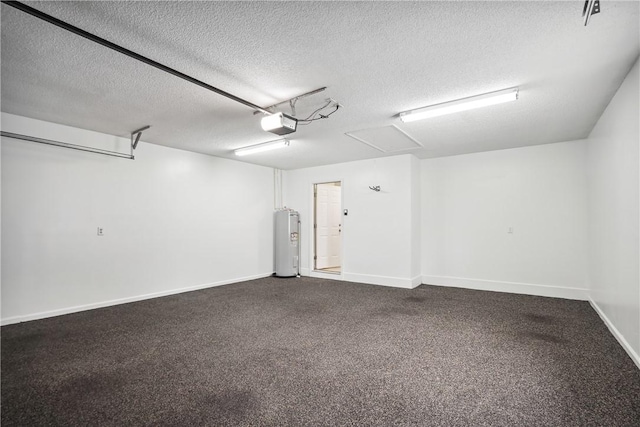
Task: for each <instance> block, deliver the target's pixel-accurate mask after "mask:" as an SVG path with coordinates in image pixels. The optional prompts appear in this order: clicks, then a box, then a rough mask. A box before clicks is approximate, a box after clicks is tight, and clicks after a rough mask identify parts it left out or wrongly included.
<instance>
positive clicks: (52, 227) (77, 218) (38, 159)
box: [1, 114, 274, 324]
mask: <svg viewBox="0 0 640 427" xmlns="http://www.w3.org/2000/svg"><path fill="white" fill-rule="evenodd" d="M2 119H3V121H2V126H3V130H5V131H9V132H15V133H23V134H28V135H34V136H39V137H44V138H49V139H56V140H61V141H69V142H73V143H76V144H84V145H95V144H97V145H99V146H101V147H103V148H107V147H110V148H113V147H114V146H119V147H120V148H122V147H124V146H126V144H127V143H128V141H127V140H125V141H124V143H123V142H122V141H119V140H117V139H116V138H115V137H111V136H108V135H104V134H98V133H95V132H88V131H83V130H79V129H74V128H69V127H65V126H59V125H54V124H48V123H45V122H39V121H36V120H31V119H26V118H21V117H16V116H11V115H5V114H3V116H2ZM135 154H136V160H134V161H132V160H125V159H119V158H113V157H106V156H103V155H99V154H92V153H86V152H81V151H74V150H69V149H65V148H59V147H50V146H45V145H41V144H36V143H32V142H25V141H19V140H14V139H11V138H2V157H1V159H2V168H1V171H2V209H3V212H2V322H3V324H6V323H12V322H16V321H22V320H29V319H33V318H40V317H47V316H51V315H56V314H63V313H66V312H72V311H77V310H82V309H87V308H93V307H98V306H102V305H109V304H113V303H118V302H126V301H130V300H135V299H140V298H144V297H150V296H159V295H164V294H170V293H175V292H179V291H182V290H186V289H190V288H199V287H206V286H211V285H216V284H225V283H231V282H236V281H240V280H244V279H247V278H253V277H260V276H267V275H270V274H271V273H272V272H273V249H272V247H273V214H272V212H273V203H274V190H273V169H270V168H266V167H261V166H254V165H249V164H246V163H240V162H234V161H231V160H225V159H220V158H215V157H211V156H205V155H201V154H195V153H190V152H186V151H181V150H174V149H170V148H166V147H161V146H157V145H152V144H145V143H140V144H139V146H138V149H137V150H136V153H135ZM98 226H100V227H104V236H102V237H98V236H97V227H98Z"/></svg>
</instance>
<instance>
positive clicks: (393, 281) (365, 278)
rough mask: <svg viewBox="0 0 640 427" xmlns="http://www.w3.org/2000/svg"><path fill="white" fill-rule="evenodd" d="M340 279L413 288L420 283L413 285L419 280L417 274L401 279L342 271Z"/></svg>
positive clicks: (420, 278) (420, 279) (419, 277)
mask: <svg viewBox="0 0 640 427" xmlns="http://www.w3.org/2000/svg"><path fill="white" fill-rule="evenodd" d="M342 280H345V281H347V282H357V283H367V284H369V285H381V286H390V287H393V288H404V289H413V288H415V287H416V286H418V285H419V284H420V283H418V284H417V285H414V283H417V282H421V281H422V277H421V276H417V277H414V278H413V279H403V278H400V277H388V276H377V275H373V274H355V273H343V275H342Z"/></svg>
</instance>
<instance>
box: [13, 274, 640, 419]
mask: <svg viewBox="0 0 640 427" xmlns="http://www.w3.org/2000/svg"><path fill="white" fill-rule="evenodd" d="M1 419H2V425H3V426H13V425H20V426H35V425H65V426H101V425H114V426H115V425H117V426H124V425H126V426H130V425H171V426H177V425H180V426H191V425H210V426H223V425H274V426H275V425H290V426H299V425H377V426H390V425H420V426H486V425H491V426H634V425H635V426H638V425H640V370H638V369H637V367H636V366H635V365H634V364H633V362H632V361H631V359H630V358H629V357H628V356H627V354H626V353H625V352H624V350H623V349H622V348H621V347H620V345H619V344H618V343H617V342H616V340H615V339H614V338H613V336H612V335H611V334H610V333H609V331H608V330H607V328H606V326H605V325H604V324H603V323H602V321H601V320H600V319H599V317H598V315H597V314H596V313H595V312H594V311H593V309H592V308H591V307H590V305H589V304H588V303H586V302H580V301H569V300H561V299H552V298H542V297H533V296H524V295H514V294H504V293H493V292H482V291H471V290H463V289H454V288H442V287H434V286H420V287H418V288H416V289H414V290H404V289H394V288H386V287H380V286H373V285H363V284H356V283H348V282H339V281H332V280H320V279H312V278H306V277H305V278H300V279H295V278H294V279H278V278H267V279H260V280H254V281H250V282H244V283H239V284H234V285H228V286H222V287H218V288H211V289H207V290H202V291H197V292H189V293H184V294H180V295H175V296H170V297H165V298H157V299H153V300H147V301H142V302H137V303H132V304H125V305H120V306H115V307H109V308H104V309H99V310H93V311H87V312H82V313H76V314H71V315H66V316H60V317H55V318H50V319H44V320H38V321H33V322H27V323H23V324H18V325H10V326H5V327H3V328H2V417H1Z"/></svg>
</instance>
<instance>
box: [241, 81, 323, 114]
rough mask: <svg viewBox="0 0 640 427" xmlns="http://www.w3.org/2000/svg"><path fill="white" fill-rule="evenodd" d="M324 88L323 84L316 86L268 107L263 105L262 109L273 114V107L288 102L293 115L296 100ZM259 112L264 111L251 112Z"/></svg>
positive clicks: (255, 112)
mask: <svg viewBox="0 0 640 427" xmlns="http://www.w3.org/2000/svg"><path fill="white" fill-rule="evenodd" d="M326 89H327V87H326V86H324V87H321V88H318V89H314V90H312V91H310V92H305V93H303V94H302V95H298V96H294V97H293V98H289V99H287V100H285V101H282V102H278V103H277V104H273V105H270V106H268V107H265V108H264V110H268V111H269V113H270V114H273V109H274V108H275V107H277V106H278V105H282V104H289V106H290V107H291V111H292V112H293V115H294V116H295V115H296V113H295V112H294V109H295V105H296V101H298V99H300V98H305V97H307V96H311V95H315V94H316V93H320V92H322V91H324V90H326ZM260 113H264V111H263V110H258V111H254V112H253V114H254V115H256V114H260Z"/></svg>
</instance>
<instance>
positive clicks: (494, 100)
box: [400, 87, 518, 123]
mask: <svg viewBox="0 0 640 427" xmlns="http://www.w3.org/2000/svg"><path fill="white" fill-rule="evenodd" d="M516 99H518V88H517V87H514V88H510V89H504V90H499V91H497V92H491V93H485V94H484V95H478V96H471V97H469V98H464V99H458V100H456V101H449V102H443V103H442V104H436V105H430V106H428V107H424V108H418V109H417V110H411V111H405V112H404V113H400V120H402V121H403V122H405V123H407V122H413V121H415V120H422V119H426V118H429V117H437V116H444V115H445V114H451V113H457V112H459V111H466V110H471V109H474V108H480V107H486V106H488V105H494V104H501V103H503V102H509V101H515V100H516Z"/></svg>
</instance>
